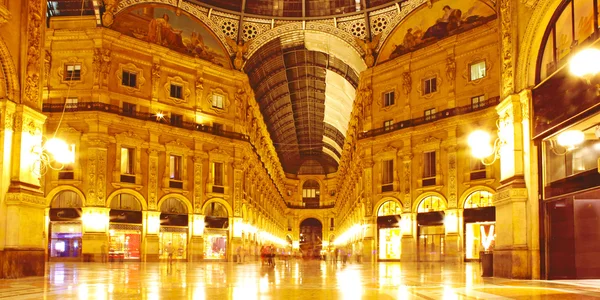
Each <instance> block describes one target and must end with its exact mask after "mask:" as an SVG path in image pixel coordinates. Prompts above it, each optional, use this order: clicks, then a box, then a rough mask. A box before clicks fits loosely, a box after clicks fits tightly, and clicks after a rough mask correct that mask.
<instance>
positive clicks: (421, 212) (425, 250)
mask: <svg viewBox="0 0 600 300" xmlns="http://www.w3.org/2000/svg"><path fill="white" fill-rule="evenodd" d="M445 210H446V203H445V202H444V200H442V199H441V198H440V197H437V196H428V197H425V198H424V199H423V200H422V201H421V203H419V206H418V209H417V237H418V238H417V250H418V251H417V260H418V261H423V262H436V261H443V260H444V252H445V236H446V229H445V226H444V216H445V214H444V211H445Z"/></svg>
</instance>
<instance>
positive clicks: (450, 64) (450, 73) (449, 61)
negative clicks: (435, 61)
mask: <svg viewBox="0 0 600 300" xmlns="http://www.w3.org/2000/svg"><path fill="white" fill-rule="evenodd" d="M455 74H456V61H455V60H454V57H451V56H448V58H446V77H447V78H448V81H449V82H450V84H451V85H452V84H453V83H454V77H455Z"/></svg>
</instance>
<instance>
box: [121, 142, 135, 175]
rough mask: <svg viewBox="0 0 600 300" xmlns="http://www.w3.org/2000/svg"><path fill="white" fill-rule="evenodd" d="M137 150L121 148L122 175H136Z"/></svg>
mask: <svg viewBox="0 0 600 300" xmlns="http://www.w3.org/2000/svg"><path fill="white" fill-rule="evenodd" d="M134 151H135V149H133V148H127V147H121V174H129V175H133V174H134V168H133V163H134V161H135V160H134V153H135V152H134Z"/></svg>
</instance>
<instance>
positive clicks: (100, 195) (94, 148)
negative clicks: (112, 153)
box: [85, 134, 108, 207]
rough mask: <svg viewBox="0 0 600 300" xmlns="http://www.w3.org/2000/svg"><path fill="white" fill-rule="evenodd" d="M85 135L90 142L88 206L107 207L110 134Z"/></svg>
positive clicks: (88, 149) (88, 152) (88, 154)
mask: <svg viewBox="0 0 600 300" xmlns="http://www.w3.org/2000/svg"><path fill="white" fill-rule="evenodd" d="M85 137H86V139H87V143H88V147H87V176H86V177H87V190H85V192H86V206H100V207H105V206H106V166H107V158H108V148H107V147H108V142H107V141H108V136H107V135H105V134H92V135H86V136H85Z"/></svg>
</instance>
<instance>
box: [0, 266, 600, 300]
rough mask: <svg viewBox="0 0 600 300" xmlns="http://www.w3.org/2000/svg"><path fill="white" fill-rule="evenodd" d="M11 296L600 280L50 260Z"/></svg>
mask: <svg viewBox="0 0 600 300" xmlns="http://www.w3.org/2000/svg"><path fill="white" fill-rule="evenodd" d="M0 298H10V299H219V300H220V299H595V298H600V281H595V280H586V281H531V280H529V281H525V280H507V279H498V278H481V277H480V269H479V265H478V264H476V263H467V264H458V265H448V264H443V263H398V262H386V263H378V264H347V265H345V266H344V265H341V264H338V265H332V264H328V263H325V262H319V261H308V262H307V261H292V262H290V263H289V265H285V264H284V263H283V262H281V263H279V264H278V265H277V266H276V267H275V268H269V267H261V266H260V264H258V263H246V264H234V263H183V262H175V263H173V265H172V267H169V266H168V265H167V264H166V263H108V264H100V263H49V264H48V267H47V271H46V276H45V277H30V278H24V279H14V280H13V279H11V280H0Z"/></svg>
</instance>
